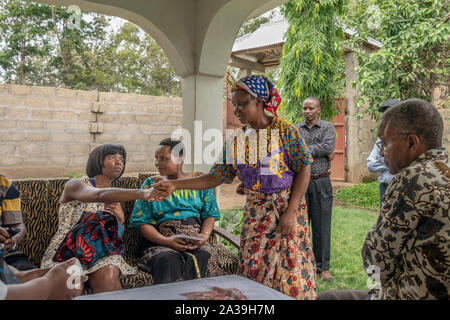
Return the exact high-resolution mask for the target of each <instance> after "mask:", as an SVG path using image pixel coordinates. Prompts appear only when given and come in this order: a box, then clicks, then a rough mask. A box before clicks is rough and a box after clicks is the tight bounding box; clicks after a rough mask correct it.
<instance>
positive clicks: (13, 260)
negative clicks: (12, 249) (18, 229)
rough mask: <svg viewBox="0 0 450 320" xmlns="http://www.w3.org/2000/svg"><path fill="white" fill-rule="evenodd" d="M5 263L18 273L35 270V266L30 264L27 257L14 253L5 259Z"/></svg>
mask: <svg viewBox="0 0 450 320" xmlns="http://www.w3.org/2000/svg"><path fill="white" fill-rule="evenodd" d="M5 262H6V263H7V264H8V265H10V266H13V267H14V268H16V269H17V270H19V271H26V270H31V269H36V266H35V265H34V264H33V263H31V261H30V260H29V259H28V257H27V256H26V255H24V254H23V253H14V254H12V255H9V256H7V257H5Z"/></svg>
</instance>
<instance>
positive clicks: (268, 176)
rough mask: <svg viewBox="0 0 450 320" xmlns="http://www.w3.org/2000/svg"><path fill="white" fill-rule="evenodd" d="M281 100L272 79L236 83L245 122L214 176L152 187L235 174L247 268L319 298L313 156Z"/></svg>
mask: <svg viewBox="0 0 450 320" xmlns="http://www.w3.org/2000/svg"><path fill="white" fill-rule="evenodd" d="M280 101H281V98H280V96H279V95H278V92H277V90H276V88H275V87H274V86H273V84H272V83H271V82H270V81H269V80H268V79H267V78H265V77H263V76H259V75H253V76H250V77H246V78H242V79H240V80H239V81H238V82H237V83H236V84H235V86H234V87H233V90H232V102H233V105H234V113H235V115H236V117H237V118H238V119H239V120H240V121H241V123H242V124H244V126H243V127H242V128H241V129H239V130H237V131H236V132H235V133H234V135H233V136H232V137H231V139H229V140H228V142H227V143H226V144H225V145H224V149H223V156H222V157H221V159H219V161H218V162H220V163H216V164H215V165H214V166H213V167H212V168H211V170H210V172H209V173H208V174H204V175H202V176H199V177H196V178H191V179H183V180H175V181H164V182H160V183H159V184H156V185H154V188H156V189H157V188H158V187H165V188H168V191H169V192H172V191H174V190H178V189H196V190H204V189H209V188H213V187H216V186H219V185H220V184H222V183H231V182H232V181H233V180H234V178H235V177H236V176H237V177H238V178H239V179H240V180H241V182H242V183H243V185H244V192H245V195H246V204H245V207H244V219H243V224H242V230H241V246H240V249H239V259H240V265H241V266H240V267H241V274H242V275H243V276H246V277H247V278H249V279H252V280H255V281H257V282H260V283H262V284H264V285H266V286H268V287H271V288H273V289H275V290H278V291H280V292H282V293H284V294H287V295H289V296H291V297H294V298H296V299H316V297H317V287H316V268H315V260H314V255H313V252H312V246H311V235H310V230H309V226H308V216H307V212H306V204H305V202H304V195H305V192H306V189H307V188H308V183H309V177H310V163H311V162H312V157H311V154H310V152H309V150H308V148H307V146H306V144H305V142H304V140H303V138H302V137H301V135H300V134H299V131H298V130H297V129H296V128H295V127H294V125H292V124H290V123H288V122H286V121H284V120H282V119H280V118H279V117H278V116H277V115H276V109H277V107H278V105H279V103H280ZM264 109H267V110H268V111H270V112H272V114H273V115H274V116H269V115H267V114H266V113H265V112H264ZM250 142H252V143H250ZM227 145H228V148H227ZM162 190H167V189H162ZM299 207H301V208H302V209H301V210H299V209H298V208H299Z"/></svg>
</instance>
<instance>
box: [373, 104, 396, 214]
mask: <svg viewBox="0 0 450 320" xmlns="http://www.w3.org/2000/svg"><path fill="white" fill-rule="evenodd" d="M399 102H400V100H398V99H389V100H388V101H386V102H385V103H384V104H383V105H382V106H381V107H380V108H379V109H378V111H379V112H381V113H383V112H385V111H386V110H387V109H389V108H390V107H392V106H394V105H396V104H397V103H399ZM380 144H381V140H380V138H378V139H377V141H376V142H375V145H374V146H373V149H372V152H371V153H370V155H369V157H368V158H367V169H369V171H370V172H371V173H376V172H380V173H381V175H380V176H379V177H378V181H379V182H380V208H381V205H382V203H383V195H384V192H385V191H386V188H387V186H388V184H389V183H390V182H391V181H392V178H394V176H393V175H392V174H390V173H389V169H388V168H387V166H386V164H385V163H384V158H383V157H382V156H380Z"/></svg>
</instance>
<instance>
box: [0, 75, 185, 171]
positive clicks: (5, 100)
mask: <svg viewBox="0 0 450 320" xmlns="http://www.w3.org/2000/svg"><path fill="white" fill-rule="evenodd" d="M181 119H182V99H181V98H169V97H154V96H142V95H136V94H120V93H103V92H90V91H82V90H69V89H62V88H52V87H36V86H20V85H10V84H0V122H1V126H0V154H2V156H1V157H0V173H1V174H5V175H7V176H8V177H11V178H27V177H32V178H38V177H58V176H65V175H66V174H68V173H70V172H71V173H83V174H84V173H85V167H86V162H87V158H88V155H89V152H90V151H91V150H92V149H93V148H94V147H95V146H97V145H100V144H103V143H120V144H123V145H124V147H125V149H126V150H127V152H128V158H127V168H126V172H144V171H154V170H155V166H154V150H155V148H156V145H157V144H158V142H159V141H160V140H162V139H163V138H166V137H169V136H170V134H171V132H172V131H173V130H175V129H176V128H179V127H181Z"/></svg>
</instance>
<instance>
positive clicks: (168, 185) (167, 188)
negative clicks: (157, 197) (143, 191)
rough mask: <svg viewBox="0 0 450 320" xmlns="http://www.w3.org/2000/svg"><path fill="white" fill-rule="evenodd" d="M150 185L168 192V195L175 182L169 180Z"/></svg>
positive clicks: (172, 190)
mask: <svg viewBox="0 0 450 320" xmlns="http://www.w3.org/2000/svg"><path fill="white" fill-rule="evenodd" d="M152 187H153V189H154V190H156V191H160V192H168V193H169V195H170V194H171V193H172V192H174V191H175V190H176V187H175V184H174V183H173V182H172V181H169V180H165V181H160V182H157V183H155V184H153V185H152Z"/></svg>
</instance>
